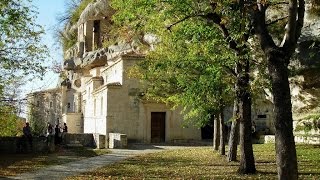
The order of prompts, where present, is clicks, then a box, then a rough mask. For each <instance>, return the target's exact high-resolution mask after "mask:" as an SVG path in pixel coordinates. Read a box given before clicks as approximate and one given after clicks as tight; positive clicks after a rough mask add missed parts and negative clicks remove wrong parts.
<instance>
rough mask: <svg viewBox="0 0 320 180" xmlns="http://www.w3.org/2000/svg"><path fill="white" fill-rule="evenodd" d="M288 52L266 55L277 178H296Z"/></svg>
mask: <svg viewBox="0 0 320 180" xmlns="http://www.w3.org/2000/svg"><path fill="white" fill-rule="evenodd" d="M287 54H288V53H282V54H280V53H277V51H274V52H273V53H272V54H270V55H269V56H267V57H268V69H269V73H270V76H271V85H272V93H273V102H274V115H275V118H274V125H275V140H276V143H275V144H276V155H277V167H278V178H279V179H281V180H283V179H288V180H289V179H290V180H294V179H298V167H297V154H296V148H295V142H294V136H293V120H292V105H291V95H290V87H289V81H288V67H287V63H286V61H285V59H288V57H286V55H287Z"/></svg>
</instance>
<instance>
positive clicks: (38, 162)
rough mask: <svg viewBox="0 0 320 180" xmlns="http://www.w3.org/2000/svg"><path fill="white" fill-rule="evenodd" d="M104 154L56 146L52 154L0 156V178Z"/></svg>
mask: <svg viewBox="0 0 320 180" xmlns="http://www.w3.org/2000/svg"><path fill="white" fill-rule="evenodd" d="M106 153H108V151H104V152H101V151H96V150H94V149H92V148H86V147H71V148H69V147H68V148H67V147H63V146H57V147H56V149H55V151H54V152H53V153H29V154H0V159H1V161H0V176H14V175H16V174H20V173H24V172H27V171H33V170H37V169H39V168H43V167H46V166H49V165H59V164H65V163H68V162H72V161H77V160H80V159H84V158H88V157H94V156H98V155H101V154H106ZM0 179H1V178H0Z"/></svg>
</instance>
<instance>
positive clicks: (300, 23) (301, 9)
mask: <svg viewBox="0 0 320 180" xmlns="http://www.w3.org/2000/svg"><path fill="white" fill-rule="evenodd" d="M304 11H305V2H304V0H299V7H298V20H297V25H296V26H297V30H296V40H298V38H299V37H300V35H301V29H302V27H303V20H304Z"/></svg>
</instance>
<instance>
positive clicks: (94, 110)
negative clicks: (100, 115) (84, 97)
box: [93, 100, 97, 116]
mask: <svg viewBox="0 0 320 180" xmlns="http://www.w3.org/2000/svg"><path fill="white" fill-rule="evenodd" d="M96 102H97V101H96V100H94V101H93V116H95V115H96V109H97V108H96Z"/></svg>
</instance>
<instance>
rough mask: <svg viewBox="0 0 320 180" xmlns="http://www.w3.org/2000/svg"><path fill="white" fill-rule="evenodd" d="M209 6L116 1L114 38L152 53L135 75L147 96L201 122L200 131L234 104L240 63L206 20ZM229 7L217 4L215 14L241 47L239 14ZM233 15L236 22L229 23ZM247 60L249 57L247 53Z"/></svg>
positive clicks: (204, 2) (244, 55) (217, 30)
mask: <svg viewBox="0 0 320 180" xmlns="http://www.w3.org/2000/svg"><path fill="white" fill-rule="evenodd" d="M210 2H211V1H201V2H200V1H177V2H176V1H174V2H169V1H167V2H162V3H159V2H158V1H143V0H139V1H112V7H113V8H114V9H116V10H117V11H116V14H115V15H114V16H113V20H114V22H115V23H114V25H115V26H116V27H115V28H114V29H115V30H116V32H114V31H113V33H118V34H119V36H118V37H123V38H122V40H124V41H126V42H135V43H137V44H139V43H140V44H139V45H140V46H139V48H140V49H139V50H140V52H141V53H143V52H145V47H147V48H151V49H152V51H151V52H148V55H147V58H146V59H147V60H146V61H144V62H142V63H140V64H139V67H136V68H135V69H134V73H133V74H134V75H133V76H135V77H139V78H140V79H142V80H145V82H146V84H147V85H146V88H147V94H146V95H147V97H148V98H150V97H151V98H153V99H157V100H160V101H164V102H166V103H169V104H173V105H174V106H177V105H182V106H183V107H184V109H185V110H186V112H187V114H186V118H187V119H194V117H197V119H196V120H197V122H195V123H196V124H197V125H199V126H202V125H204V124H206V123H207V122H208V120H209V118H210V114H212V113H215V112H217V111H218V110H219V108H220V107H221V106H226V105H228V104H229V103H230V102H231V101H232V98H233V96H234V93H233V92H232V88H233V84H234V82H235V80H234V79H235V76H234V74H233V73H232V72H233V69H234V65H235V64H236V62H238V61H239V56H237V55H235V52H234V51H233V49H231V48H230V47H229V44H228V41H225V38H224V37H223V36H222V35H221V29H219V27H218V26H215V25H213V24H212V23H210V22H209V21H210V20H209V18H208V19H207V18H206V17H205V14H206V13H209V12H210V11H211V10H212V9H211V8H212V7H211V5H210ZM128 4H131V5H130V6H129V5H128ZM231 6H232V1H219V3H218V4H217V7H216V10H217V11H220V12H222V13H223V15H224V16H225V17H226V18H225V19H222V21H223V23H224V24H225V25H226V26H227V27H228V29H229V30H230V32H229V35H230V37H231V38H232V39H233V40H234V41H237V42H239V46H240V45H242V42H241V37H242V33H243V32H242V31H241V30H240V31H239V28H240V27H241V25H239V24H241V23H240V22H241V19H240V18H235V17H237V16H236V15H237V12H236V11H235V12H231V11H228V9H225V7H230V8H231ZM229 16H235V17H233V18H232V19H231V18H229V19H228V17H229ZM238 17H239V16H238ZM244 29H245V28H244V27H243V30H244ZM150 35H151V36H153V38H154V39H155V40H154V41H153V42H151V43H150V41H149V42H148V40H146V36H150ZM230 37H228V38H230ZM154 47H155V48H154ZM243 58H248V55H247V54H243ZM139 73H141V74H139ZM137 74H138V75H137Z"/></svg>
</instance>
